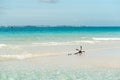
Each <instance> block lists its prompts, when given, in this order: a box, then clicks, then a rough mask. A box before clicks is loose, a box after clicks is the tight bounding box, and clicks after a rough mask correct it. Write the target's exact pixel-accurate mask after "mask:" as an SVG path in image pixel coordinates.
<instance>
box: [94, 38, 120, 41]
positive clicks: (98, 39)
mask: <svg viewBox="0 0 120 80" xmlns="http://www.w3.org/2000/svg"><path fill="white" fill-rule="evenodd" d="M93 40H97V41H120V38H93Z"/></svg>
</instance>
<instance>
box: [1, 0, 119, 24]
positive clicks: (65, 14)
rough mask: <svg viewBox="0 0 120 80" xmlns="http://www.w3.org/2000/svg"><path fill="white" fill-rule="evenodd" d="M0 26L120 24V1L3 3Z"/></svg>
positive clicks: (10, 0) (15, 0)
mask: <svg viewBox="0 0 120 80" xmlns="http://www.w3.org/2000/svg"><path fill="white" fill-rule="evenodd" d="M0 25H87V26H92V25H94V26H102V25H104V26H113V25H115V26H118V25H120V0H0Z"/></svg>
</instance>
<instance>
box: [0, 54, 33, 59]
mask: <svg viewBox="0 0 120 80" xmlns="http://www.w3.org/2000/svg"><path fill="white" fill-rule="evenodd" d="M31 57H33V55H32V54H25V55H0V58H3V59H19V60H23V59H27V58H31Z"/></svg>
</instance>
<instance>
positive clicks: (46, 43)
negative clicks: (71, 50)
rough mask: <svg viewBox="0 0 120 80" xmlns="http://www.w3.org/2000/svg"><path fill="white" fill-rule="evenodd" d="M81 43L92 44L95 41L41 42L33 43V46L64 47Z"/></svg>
mask: <svg viewBox="0 0 120 80" xmlns="http://www.w3.org/2000/svg"><path fill="white" fill-rule="evenodd" d="M81 43H88V44H94V43H95V41H69V42H41V43H33V44H34V45H40V46H64V45H79V44H81Z"/></svg>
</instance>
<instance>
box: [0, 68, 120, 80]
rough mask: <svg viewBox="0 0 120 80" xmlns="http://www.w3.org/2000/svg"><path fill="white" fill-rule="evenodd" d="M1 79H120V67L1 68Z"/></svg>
mask: <svg viewBox="0 0 120 80" xmlns="http://www.w3.org/2000/svg"><path fill="white" fill-rule="evenodd" d="M0 80H120V69H110V68H108V69H107V68H106V69H105V68H104V69H102V68H98V69H93V68H88V69H71V68H59V69H57V68H56V69H49V68H45V69H40V68H39V69H33V70H24V69H23V70H13V71H9V70H2V71H1V70H0Z"/></svg>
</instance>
